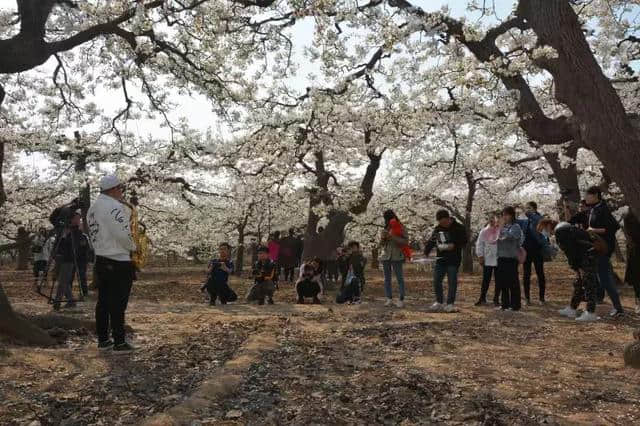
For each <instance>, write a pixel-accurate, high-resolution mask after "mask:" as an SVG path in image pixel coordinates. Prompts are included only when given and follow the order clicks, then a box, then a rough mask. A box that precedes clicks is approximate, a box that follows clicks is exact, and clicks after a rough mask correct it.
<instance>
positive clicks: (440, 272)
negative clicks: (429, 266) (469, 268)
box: [433, 262, 458, 305]
mask: <svg viewBox="0 0 640 426" xmlns="http://www.w3.org/2000/svg"><path fill="white" fill-rule="evenodd" d="M445 275H446V276H447V281H448V283H449V290H448V291H447V305H453V304H454V303H456V293H457V291H458V265H449V264H446V263H444V262H436V267H435V268H434V269H433V291H434V292H435V293H436V301H437V302H438V303H443V302H444V291H443V288H442V281H444V276H445Z"/></svg>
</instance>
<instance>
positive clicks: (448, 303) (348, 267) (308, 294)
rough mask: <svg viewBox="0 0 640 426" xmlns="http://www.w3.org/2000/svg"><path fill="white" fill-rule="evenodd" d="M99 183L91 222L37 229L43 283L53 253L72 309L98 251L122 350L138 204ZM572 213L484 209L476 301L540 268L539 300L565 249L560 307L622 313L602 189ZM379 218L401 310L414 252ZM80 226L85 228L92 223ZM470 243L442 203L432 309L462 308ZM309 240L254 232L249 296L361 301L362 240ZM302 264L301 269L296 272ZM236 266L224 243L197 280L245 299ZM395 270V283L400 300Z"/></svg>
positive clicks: (514, 303) (214, 295)
mask: <svg viewBox="0 0 640 426" xmlns="http://www.w3.org/2000/svg"><path fill="white" fill-rule="evenodd" d="M100 190H101V192H100V195H99V197H98V198H97V199H96V200H95V202H94V203H93V204H92V205H91V208H90V209H89V210H88V213H87V226H86V227H84V226H83V223H82V216H81V213H80V211H79V210H74V211H72V212H71V213H70V214H69V215H68V216H66V217H65V219H64V220H59V219H55V220H54V219H52V223H54V225H56V226H55V227H54V231H51V232H47V231H46V230H45V229H41V230H40V231H39V232H38V234H37V236H36V237H35V239H34V243H33V247H34V249H33V251H34V276H35V279H36V285H38V286H39V285H41V281H42V278H43V276H45V275H46V273H47V272H48V270H49V268H50V266H51V264H52V263H53V264H54V265H55V266H54V268H53V271H54V273H53V275H54V278H55V280H56V281H57V286H56V287H55V289H56V291H55V295H54V296H53V297H52V303H53V307H54V309H56V310H57V309H60V307H61V306H60V303H61V301H65V300H66V302H67V304H66V305H65V307H73V306H74V304H75V300H74V298H73V296H72V285H73V281H74V278H75V277H77V278H78V282H79V284H80V287H79V293H80V295H81V297H82V296H83V295H86V294H87V293H88V286H87V264H88V263H89V262H90V261H93V262H94V281H95V282H94V286H95V287H96V288H97V290H98V300H97V305H96V331H97V334H98V347H99V348H100V349H114V350H115V351H121V352H127V351H130V350H132V349H133V348H132V346H131V345H129V344H128V343H127V342H126V340H125V331H124V330H125V329H124V317H125V311H126V308H127V304H128V299H129V294H130V291H131V286H132V283H133V280H134V278H135V268H134V266H133V264H134V261H132V252H134V251H135V250H136V244H135V241H134V238H133V237H132V228H131V226H132V225H131V223H130V222H131V215H132V210H131V209H130V205H128V204H127V203H126V202H125V201H124V199H123V185H122V184H121V183H120V181H119V180H118V179H117V178H116V177H114V176H105V177H103V178H102V179H101V181H100ZM127 206H129V207H127ZM53 216H54V215H52V217H53ZM58 216H59V215H58ZM58 216H56V218H57V217H58ZM565 216H566V217H565V221H563V222H558V221H556V220H554V219H552V218H550V217H549V216H544V215H542V214H541V213H539V212H538V207H537V204H536V203H535V202H533V201H532V202H529V203H527V204H526V206H525V208H524V211H523V215H522V216H521V217H518V215H517V213H516V209H515V208H514V207H512V206H507V207H505V208H503V209H502V210H501V211H499V212H495V213H493V214H491V215H489V217H488V218H487V224H486V226H485V227H483V229H481V230H480V232H479V234H478V236H477V238H476V240H475V254H476V257H477V259H478V261H479V263H480V264H481V266H482V281H481V284H480V285H479V288H480V292H479V293H480V294H479V298H478V301H477V302H476V305H477V306H482V305H487V304H489V302H488V296H489V290H490V286H491V281H492V279H493V281H494V282H495V291H494V292H493V299H492V301H493V305H495V307H496V309H499V310H504V311H519V310H521V309H522V305H523V303H522V301H524V306H528V305H530V304H531V303H532V298H531V277H532V272H533V271H535V273H536V275H537V284H538V300H539V303H541V304H545V302H546V277H545V270H544V266H545V262H548V261H550V260H552V259H553V258H554V257H555V255H556V253H557V252H558V250H562V251H563V252H564V253H565V255H566V258H567V262H568V265H569V266H570V267H571V269H573V270H574V271H575V273H576V278H575V282H574V291H573V295H572V297H571V299H570V301H569V304H568V306H567V307H566V308H564V309H562V310H560V311H559V314H560V315H563V316H566V317H569V318H575V320H576V321H579V322H590V321H596V320H598V317H597V315H596V311H595V308H596V305H597V304H598V303H602V301H603V299H604V297H605V293H606V294H607V295H608V296H609V298H610V299H611V302H612V304H613V309H612V310H611V312H610V313H609V315H610V316H611V317H619V316H622V315H624V308H623V307H622V304H621V302H620V296H619V294H618V291H617V289H616V287H615V285H614V284H613V280H612V274H613V271H612V267H611V260H610V259H611V256H612V254H613V253H614V248H615V242H616V239H615V238H616V237H615V234H616V231H617V230H618V229H619V224H618V222H617V220H616V219H615V217H614V216H613V215H612V213H611V211H610V209H609V207H608V206H607V203H606V202H605V201H604V200H603V199H602V193H601V192H600V190H599V188H597V187H591V188H589V189H587V191H586V192H585V197H584V200H583V201H582V204H581V208H580V211H579V212H578V213H577V214H574V215H570V214H568V212H566V214H565ZM383 219H384V228H383V230H382V231H381V235H380V240H379V248H380V249H381V255H380V260H381V262H382V269H383V274H384V292H385V298H386V300H385V306H392V305H395V306H397V307H400V308H402V307H403V306H404V299H405V282H404V266H405V264H406V263H407V262H408V261H411V260H413V259H414V255H413V250H412V248H411V246H410V245H409V241H410V239H409V235H408V233H407V231H406V228H405V226H404V225H403V223H402V221H401V220H400V218H398V216H397V215H396V214H395V213H394V212H393V211H392V210H387V211H385V212H384V213H383ZM58 222H59V223H58ZM84 229H86V230H88V232H86V233H85V232H84V231H83V230H84ZM322 232H323V230H322V229H321V228H320V229H318V233H322ZM554 240H555V244H554V243H553V241H554ZM468 244H470V235H469V233H468V230H467V228H465V226H464V225H462V224H461V223H459V222H458V221H457V220H456V219H455V218H453V217H452V216H451V214H450V213H449V212H448V211H447V210H439V211H438V212H437V213H436V215H435V225H434V228H433V231H432V232H431V233H430V234H429V236H428V237H427V238H426V239H425V240H424V251H423V253H424V256H425V257H424V258H423V259H421V261H425V262H433V266H434V267H433V294H434V299H435V301H434V303H433V304H432V305H431V306H430V307H429V309H430V311H432V312H457V311H458V309H457V307H456V296H457V290H458V272H459V269H460V266H461V263H462V258H463V251H464V249H465V246H466V245H468ZM303 247H304V242H303V240H302V238H301V237H300V236H299V235H296V230H295V229H290V230H289V231H288V233H287V235H286V236H285V237H284V238H281V236H280V233H278V232H276V233H274V234H272V235H270V236H269V238H268V240H267V242H266V244H264V245H261V244H260V243H258V242H257V241H255V240H254V241H252V243H251V246H250V253H251V261H252V271H251V283H250V286H249V288H248V291H247V292H246V294H247V296H246V300H247V302H250V303H257V304H259V305H264V304H265V303H266V304H273V303H274V295H275V292H276V291H277V290H278V289H279V284H282V283H289V284H291V285H292V286H293V288H294V289H295V295H296V300H297V303H299V304H305V303H313V304H319V303H322V302H323V298H324V296H326V295H325V289H326V288H327V286H328V284H329V283H331V284H336V285H338V291H337V295H336V298H335V302H336V303H349V304H353V303H360V300H361V298H362V294H363V291H364V288H365V283H366V278H365V266H366V264H367V259H366V258H365V257H364V255H363V252H362V248H361V246H360V243H358V242H357V241H351V242H349V243H348V244H347V245H346V246H344V247H338V248H337V250H336V251H335V254H334V255H330V256H329V258H328V259H321V258H318V257H315V258H311V259H303ZM434 251H435V255H434V256H433V255H432V254H433V252H434ZM52 260H55V262H52ZM520 265H522V284H523V285H522V290H523V291H522V292H521V286H520V271H519V269H520ZM296 269H298V270H299V273H298V276H297V277H296V276H295V271H296ZM234 270H235V265H234V262H233V260H232V258H231V246H230V245H229V244H228V243H222V244H220V245H219V247H218V255H217V256H216V257H215V258H213V259H211V261H210V262H209V264H208V269H207V278H206V280H205V283H204V284H203V286H202V288H201V290H202V291H203V292H204V293H205V294H206V295H207V296H208V299H209V303H210V304H211V305H215V304H216V303H220V304H222V305H225V304H227V303H229V302H234V301H236V300H237V299H238V296H237V294H236V293H235V291H234V290H233V289H232V288H231V287H230V285H229V278H230V276H231V274H233V273H234ZM394 277H395V281H396V284H397V291H396V294H397V296H396V300H395V303H394V288H393V285H392V284H393V279H394ZM445 277H446V279H447V284H448V290H447V292H446V297H445V292H444V285H443V284H444V279H445ZM633 284H634V289H635V292H636V297H637V298H638V300H639V301H640V282H638V280H637V279H636V280H633ZM52 288H53V287H52ZM583 302H585V303H586V306H585V307H586V310H584V311H583V312H581V313H580V312H579V311H578V308H579V306H580V305H581V304H582V303H583ZM639 310H640V304H639Z"/></svg>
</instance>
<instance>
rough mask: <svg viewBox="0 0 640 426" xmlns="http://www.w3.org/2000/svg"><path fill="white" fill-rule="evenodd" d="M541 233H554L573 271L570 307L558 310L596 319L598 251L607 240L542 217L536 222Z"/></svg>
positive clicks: (586, 319) (584, 319) (585, 319)
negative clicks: (574, 276)
mask: <svg viewBox="0 0 640 426" xmlns="http://www.w3.org/2000/svg"><path fill="white" fill-rule="evenodd" d="M538 230H539V231H540V232H546V233H547V234H549V235H551V234H555V236H556V242H557V243H558V245H559V246H560V249H561V250H562V251H563V252H564V254H565V255H566V257H567V262H568V263H569V267H571V269H573V270H574V271H575V272H576V279H575V281H574V283H573V295H572V297H571V301H570V302H569V306H567V307H566V308H564V309H561V310H559V311H558V313H559V314H560V315H562V316H565V317H567V318H575V319H576V321H579V322H591V321H597V320H598V316H597V315H596V313H595V312H596V289H597V287H598V277H597V271H598V261H597V258H598V251H601V253H602V254H605V253H606V250H607V248H606V243H605V242H604V240H602V239H601V238H600V237H598V236H597V235H596V234H594V233H589V232H587V231H585V230H584V229H582V228H580V227H579V226H577V225H571V224H570V223H568V222H562V223H560V224H558V223H557V222H555V221H554V220H551V219H542V220H541V221H540V223H539V225H538ZM582 301H586V302H587V310H586V311H584V312H583V313H582V314H581V315H580V316H578V315H577V314H578V311H577V309H578V307H579V306H580V304H581V303H582Z"/></svg>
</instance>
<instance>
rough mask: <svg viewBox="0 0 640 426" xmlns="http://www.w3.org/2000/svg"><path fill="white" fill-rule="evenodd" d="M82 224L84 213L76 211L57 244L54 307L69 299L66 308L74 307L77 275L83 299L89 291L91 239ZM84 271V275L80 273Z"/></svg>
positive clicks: (55, 308) (56, 307) (58, 307)
mask: <svg viewBox="0 0 640 426" xmlns="http://www.w3.org/2000/svg"><path fill="white" fill-rule="evenodd" d="M81 224H82V215H81V214H80V212H79V211H76V212H74V213H73V215H72V216H71V219H70V222H69V225H68V226H67V227H65V229H64V230H63V231H62V234H61V235H60V241H58V243H57V246H56V254H55V261H56V271H57V279H56V281H57V283H58V288H57V290H56V296H55V298H54V300H53V309H54V310H56V311H57V310H59V309H60V302H61V301H62V300H63V298H64V299H66V300H67V303H66V305H65V308H73V307H74V306H76V303H75V301H74V299H73V292H72V286H73V279H74V277H75V276H76V275H77V276H78V277H79V279H80V294H81V296H80V297H81V299H82V298H83V296H84V295H85V294H86V293H85V292H88V288H87V281H86V277H87V275H86V270H87V262H88V260H89V250H90V249H91V247H90V245H89V240H88V239H87V236H86V235H85V234H84V233H83V232H82V231H81V230H80V225H81ZM81 271H84V281H83V277H82V276H81V275H80V274H81Z"/></svg>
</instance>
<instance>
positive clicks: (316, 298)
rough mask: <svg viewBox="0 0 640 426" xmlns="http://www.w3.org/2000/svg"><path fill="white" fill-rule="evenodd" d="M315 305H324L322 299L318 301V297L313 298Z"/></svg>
mask: <svg viewBox="0 0 640 426" xmlns="http://www.w3.org/2000/svg"><path fill="white" fill-rule="evenodd" d="M313 304H314V305H321V304H322V302H321V301H320V299H318V296H313Z"/></svg>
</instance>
